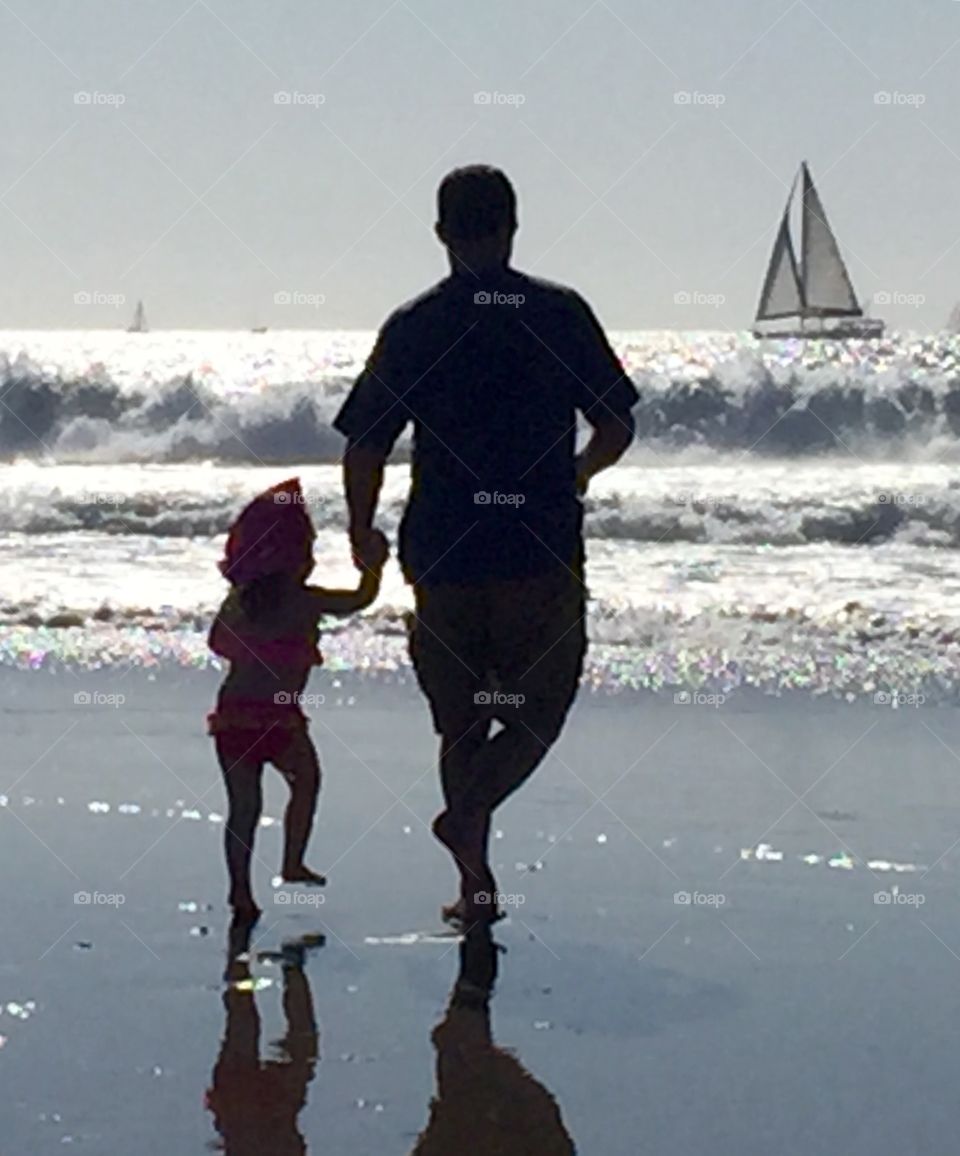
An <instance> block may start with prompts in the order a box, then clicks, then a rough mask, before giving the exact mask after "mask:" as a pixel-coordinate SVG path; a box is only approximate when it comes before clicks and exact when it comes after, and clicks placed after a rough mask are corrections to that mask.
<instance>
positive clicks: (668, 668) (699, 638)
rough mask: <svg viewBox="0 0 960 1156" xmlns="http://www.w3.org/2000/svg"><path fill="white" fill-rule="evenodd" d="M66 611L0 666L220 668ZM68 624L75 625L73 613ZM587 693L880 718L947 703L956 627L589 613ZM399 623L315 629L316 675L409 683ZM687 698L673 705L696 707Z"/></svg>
mask: <svg viewBox="0 0 960 1156" xmlns="http://www.w3.org/2000/svg"><path fill="white" fill-rule="evenodd" d="M137 613H138V615H139V617H138V616H137V615H133V614H131V613H123V612H120V613H118V614H116V615H114V616H111V615H107V614H106V613H101V614H99V615H94V616H93V618H92V620H91V619H90V618H89V616H87V620H86V621H85V622H84V625H83V626H82V628H78V627H79V626H80V623H79V622H78V621H73V620H70V618H69V616H68V615H67V613H66V612H64V613H63V614H61V615H60V616H59V617H58V618H56V619H53V620H51V621H48V622H37V621H36V620H35V619H34V618H29V619H25V620H20V621H16V622H12V621H10V620H9V619H6V618H4V619H0V666H7V667H16V668H19V669H30V670H56V669H62V668H68V669H73V670H98V671H101V672H106V673H109V672H110V671H111V670H114V669H119V670H122V671H123V672H124V674H125V675H126V673H127V672H128V671H129V670H136V669H140V670H145V671H156V670H162V669H164V668H177V667H180V668H183V667H187V668H193V669H198V670H199V669H204V668H210V667H213V668H219V666H220V662H219V660H218V659H216V658H215V657H214V656H212V655H211V654H210V651H209V650H208V648H207V645H206V622H207V621H208V619H207V618H205V617H204V616H202V615H201V616H198V617H196V618H191V616H187V615H184V616H175V615H171V614H167V615H162V614H157V615H156V616H155V617H154V618H149V617H147V615H148V613H149V612H147V611H139V612H137ZM76 617H77V618H84V617H85V616H83V615H81V614H79V612H78V613H77V614H76ZM588 627H589V634H590V638H591V646H590V650H589V653H588V656H587V661H586V664H585V669H584V677H583V689H584V691H587V692H595V693H603V694H613V695H623V694H624V693H627V692H636V691H642V692H654V693H666V694H670V693H675V692H677V691H678V690H684V691H687V692H691V691H694V692H704V693H705V694H707V695H709V696H711V698H713V699H714V705H715V702H716V700H715V696H716V695H720V696H721V698H720V700H719V701H723V699H724V697H726V696H729V695H731V694H734V693H740V692H743V691H749V690H758V691H761V692H763V693H766V694H774V695H788V694H789V695H792V694H804V695H814V696H827V697H833V698H843V699H847V700H848V701H853V700H854V699H863V698H866V699H867V700H868V701H872V702H873V704H874V705H876V706H878V707H881V708H883V709H890V708H896V707H898V706H900V705H905V706H908V705H919V704H922V703H924V702H926V703H929V704H933V703H937V702H950V703H956V702H957V701H958V698H960V679H958V671H960V620H951V619H949V618H948V617H945V616H942V615H935V616H930V615H920V614H916V615H902V614H901V615H898V614H891V613H884V612H880V611H878V610H876V609H871V608H870V607H868V606H866V605H864V604H861V603H859V602H851V603H849V604H848V605H846V606H844V607H842V608H840V609H838V610H836V611H833V612H818V611H816V610H798V609H792V610H784V611H779V612H775V611H768V610H765V609H764V608H762V607H755V608H754V609H752V610H742V609H738V608H735V607H720V606H717V607H711V608H710V609H709V610H708V611H707V612H705V613H699V614H696V615H692V616H691V615H684V614H681V613H678V612H676V611H669V610H663V609H660V610H656V611H652V610H645V611H624V610H623V609H622V608H619V607H617V606H615V605H613V604H611V603H606V604H605V603H597V604H594V605H593V606H592V607H591V610H590V614H589V618H588ZM403 634H404V627H403V616H402V614H401V613H400V612H399V611H388V610H384V611H382V612H380V613H378V614H375V615H372V616H370V617H366V616H365V617H364V618H363V619H362V620H360V621H354V622H352V623H349V624H346V625H344V626H342V627H341V628H340V629H338V630H335V631H328V632H326V633H325V634H324V637H323V639H322V643H321V646H322V650H323V653H324V667H323V669H322V672H321V677H333V678H335V679H340V678H342V677H344V676H360V677H371V676H372V677H380V678H383V677H386V678H388V679H389V678H394V677H399V678H400V679H401V681H408V682H411V683H412V671H411V668H410V661H409V656H408V654H407V647H406V640H405V638H404V637H403ZM699 701H700V700H699V699H698V698H697V697H690V696H689V695H688V697H683V696H678V697H675V698H674V702H679V703H681V704H684V703H686V704H688V705H691V707H695V706H696V705H697V703H698V702H699Z"/></svg>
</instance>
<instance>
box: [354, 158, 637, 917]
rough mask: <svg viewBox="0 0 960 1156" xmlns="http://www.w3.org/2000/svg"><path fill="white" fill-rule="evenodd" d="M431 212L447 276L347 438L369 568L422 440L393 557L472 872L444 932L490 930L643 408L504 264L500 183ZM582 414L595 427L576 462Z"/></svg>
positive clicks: (568, 322)
mask: <svg viewBox="0 0 960 1156" xmlns="http://www.w3.org/2000/svg"><path fill="white" fill-rule="evenodd" d="M437 200H438V221H437V225H436V233H437V236H438V238H439V239H440V241H441V242H442V243H443V245H444V246H445V247H446V249H447V253H448V257H449V261H450V270H451V272H450V275H449V276H448V277H446V278H444V279H443V280H442V281H440V282H439V283H438V284H437V285H435V286H433V288H431V289H429V290H427V291H426V292H425V293H423V294H422V295H421V296H419V297H417V298H416V299H414V300H413V301H411V302H409V303H408V304H406V305H404V306H402V307H401V308H400V309H398V310H397V311H396V312H395V313H393V314H392V315H391V316H390V317H389V318H388V320H387V321H386V323H385V324H384V326H383V328H382V329H381V331H380V333H379V336H378V338H377V342H376V345H375V347H374V349H373V352H372V353H371V355H370V357H369V359H368V361H367V364H366V367H365V369H364V370H363V372H362V373H361V375H360V377H359V378H358V380H357V382H356V383H355V385H354V387H353V390H352V391H351V393H350V395H349V397H348V398H347V400H346V402H345V403H344V405H343V407H342V409H341V410H340V413H339V414H338V415H337V417H336V420H335V421H334V426H335V428H336V429H338V430H339V431H340V432H341V433H342V434H344V435H345V436H346V438H347V449H346V454H345V457H344V485H345V490H346V498H347V505H348V510H349V521H350V526H349V529H350V541H351V546H352V549H353V556H354V563H355V564H356V565H357V566H358V567H363V566H364V565H367V564H368V562H369V561H370V560H371V559H372V557H373V551H374V533H373V521H374V516H375V513H376V508H377V501H378V497H379V493H380V487H381V484H382V481H383V469H384V464H385V462H386V460H387V457H388V456H389V454H390V451H391V449H392V447H393V445H394V443H395V441H396V440H397V438H398V437H399V435H400V433H401V431H402V430H403V428H404V427H405V426H406V424H407V423H408V422H412V424H413V444H412V470H411V482H412V484H411V490H410V497H409V501H408V503H407V507H406V511H405V513H404V516H403V519H402V521H401V524H400V533H399V559H400V564H401V566H402V568H403V572H404V576H405V577H406V579H407V581H408V582H410V583H411V584H412V586H413V590H414V596H415V602H416V614H415V616H414V618H413V622H412V629H411V636H410V651H411V658H412V661H413V664H414V668H415V670H416V673H417V678H418V681H419V683H420V686H421V688H422V690H423V692H424V694H425V695H426V697H427V699H428V701H429V704H430V710H431V714H432V716H433V723H434V727H435V729H436V731H437V733H438V734H439V735H440V775H441V781H442V786H443V794H444V800H445V803H446V808H445V810H444V811H443V812H442V813H441V814H440V815H439V816H438V817H437V819H436V820H435V822H434V828H433V829H434V833H435V834H436V835H437V837H438V838H439V839H440V841H441V842H442V843H443V844H444V845H445V846H446V847H448V848H449V849H450V851H451V852H452V854H453V855H454V857H455V859H456V861H457V865H458V867H459V870H460V898H459V900H458V901H457V903H456V904H454V905H453V906H452V907H450V908H446V909H445V916H446V917H448V918H449V919H450V920H451V921H456V922H460V923H461V924H462V925H463V926H467V927H469V926H472V925H473V924H474V923H477V922H487V921H489V920H491V919H494V918H496V915H497V904H496V881H495V880H494V878H493V874H492V872H491V870H490V867H489V864H488V842H489V832H490V818H491V815H492V813H493V811H494V809H495V808H496V807H498V806H499V805H500V804H501V803H502V802H503V801H504V800H505V799H506V798H507V797H508V796H509V795H511V794H512V793H513V792H514V791H515V790H516V789H517V787H519V786H520V785H521V783H523V782H524V781H525V780H526V779H527V778H528V776H529V775H530V774H531V773H532V771H533V770H534V769H535V768H536V766H537V765H538V764H539V763H540V761H541V760H542V759H543V757H544V755H545V754H546V752H547V751H548V750H549V749H550V747H551V746H552V745H553V743H554V742H555V741H556V739H557V737H558V736H559V734H560V730H561V728H562V726H563V722H564V719H565V717H566V714H567V712H568V710H569V708H570V704H571V703H572V701H573V698H574V695H575V694H576V688H577V684H578V681H579V678H580V674H581V670H582V665H583V656H584V652H585V649H586V633H585V627H584V615H585V587H584V581H583V539H582V521H583V509H582V503H581V497H582V495H583V494H584V493H585V492H586V488H587V485H588V483H589V481H590V479H591V478H592V477H593V476H594V475H595V474H596V473H598V472H599V471H600V470H602V469H605V468H606V467H608V466H610V465H613V463H614V462H616V461H617V460H618V459H619V458H620V457H621V455H622V454H623V453H624V451H625V450H626V449H627V447H628V445H629V444H630V441H631V439H632V437H633V434H634V425H633V419H632V417H631V413H630V411H631V408H632V406H633V404H634V403H635V401H636V400H637V394H636V391H635V390H634V388H633V385H632V384H631V382H630V380H629V378H628V377H627V376H626V375H625V373H624V370H623V367H622V366H621V365H620V362H619V361H618V360H617V357H616V356H615V354H614V353H613V351H612V350H611V348H610V346H609V344H608V342H607V340H606V338H605V336H604V334H603V331H602V329H601V328H600V325H599V323H598V322H597V320H596V318H595V317H594V315H593V313H592V312H591V310H590V308H589V306H588V305H587V304H586V302H585V301H583V299H582V298H580V297H579V296H578V295H577V294H576V293H574V292H573V291H572V290H570V289H567V288H564V287H562V286H560V285H554V284H551V283H550V282H547V281H543V280H540V279H538V278H534V277H531V276H528V275H527V274H524V273H520V272H518V271H517V270H515V269H513V268H512V267H511V265H510V255H511V250H512V246H513V237H514V234H515V232H516V228H517V214H516V197H515V194H514V190H513V188H512V186H511V184H510V182H509V181H508V180H507V177H506V176H505V175H504V174H503V173H502V172H500V171H499V170H498V169H494V168H490V167H488V166H485V165H471V166H469V167H467V168H462V169H456V170H454V171H453V172H451V173H449V174H448V175H447V176H446V177H444V179H443V181H442V182H441V184H440V188H439V192H438V198H437ZM578 413H580V414H582V415H583V417H584V418H585V419H586V421H587V422H588V424H589V425H590V426H591V427H592V436H591V437H590V440H589V442H588V443H587V445H586V446H585V448H584V449H583V450H582V452H581V453H579V454H577V453H576V434H577V414H578ZM495 719H497V720H499V721H500V723H501V724H502V729H500V730H499V731H497V732H496V733H491V732H492V726H493V722H494V720H495Z"/></svg>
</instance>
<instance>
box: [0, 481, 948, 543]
mask: <svg viewBox="0 0 960 1156" xmlns="http://www.w3.org/2000/svg"><path fill="white" fill-rule="evenodd" d="M311 498H312V500H311V506H310V513H311V517H312V519H313V522H314V525H315V526H316V528H317V531H318V533H319V534H321V535H324V534H330V535H335V536H337V537H339V536H342V535H343V534H345V532H346V513H345V508H344V504H343V498H342V496H341V494H340V492H339V486H338V485H334V484H331V485H330V487H329V490H328V491H327V492H325V493H324V494H321V495H318V496H313V495H311ZM240 504H241V500H240V499H238V497H237V495H236V494H235V493H233V492H232V491H231V492H227V493H217V492H216V491H215V490H214V488H213V486H211V491H210V492H204V491H202V490H198V491H194V492H190V491H182V492H170V491H169V490H150V489H149V488H144V487H142V486H140V487H137V488H136V489H134V490H133V491H132V492H112V491H109V490H97V489H93V488H91V489H90V490H82V491H79V492H62V491H60V490H59V489H57V488H56V487H54V488H53V489H43V490H38V489H37V488H36V486H35V485H33V486H30V487H26V488H17V487H16V486H8V487H7V489H6V491H5V492H4V493H3V494H0V534H10V533H19V534H27V535H70V534H74V533H80V534H88V533H103V534H110V535H117V536H126V535H133V536H137V535H143V536H146V537H151V538H199V539H209V538H214V537H217V536H218V535H221V534H224V533H226V531H227V530H228V528H229V526H230V524H231V522H232V521H233V519H234V518H235V517H236V513H237V509H238V508H239V505H240ZM402 509H403V497H402V495H397V494H392V495H386V496H384V498H383V499H382V501H381V506H380V516H379V520H380V523H381V525H382V526H383V528H384V529H385V531H386V532H387V533H388V534H389V535H390V536H391V537H395V535H396V531H397V525H398V522H399V519H400V515H401V512H402ZM585 535H586V538H587V540H588V542H600V543H603V542H609V543H617V544H625V545H629V544H631V543H632V544H636V545H650V544H660V545H669V544H672V543H689V544H704V545H730V546H806V545H811V544H816V543H829V544H835V545H872V544H876V543H879V542H889V541H894V542H903V543H904V544H908V545H913V546H928V547H950V548H957V547H960V487H958V488H952V487H949V486H948V487H938V488H936V489H931V490H929V491H926V492H924V491H918V492H915V493H911V494H909V495H905V494H898V493H896V492H893V491H891V492H876V491H874V492H873V493H858V494H855V495H849V496H843V495H842V494H840V495H837V496H836V497H834V498H832V499H830V500H829V501H827V500H822V499H820V498H819V497H816V496H812V495H809V494H802V493H801V494H795V495H793V496H786V495H785V496H784V497H783V498H782V499H780V500H771V499H769V498H766V497H751V496H750V495H739V496H736V495H730V496H726V497H722V496H721V497H712V496H686V495H682V494H681V495H671V494H660V495H649V494H643V493H636V492H630V491H620V492H616V491H615V492H613V493H612V494H608V495H606V496H604V497H598V498H592V497H591V498H588V499H587V502H586V517H585Z"/></svg>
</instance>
